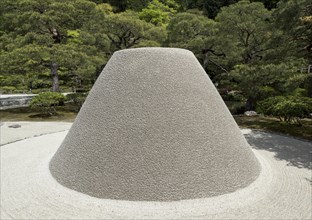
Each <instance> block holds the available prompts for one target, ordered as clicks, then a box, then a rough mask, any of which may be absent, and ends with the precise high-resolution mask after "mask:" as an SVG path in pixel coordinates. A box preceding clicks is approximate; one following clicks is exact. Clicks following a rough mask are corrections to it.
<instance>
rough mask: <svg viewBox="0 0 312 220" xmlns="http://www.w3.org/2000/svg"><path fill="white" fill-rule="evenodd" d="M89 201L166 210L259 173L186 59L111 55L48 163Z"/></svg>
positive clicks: (198, 70)
mask: <svg viewBox="0 0 312 220" xmlns="http://www.w3.org/2000/svg"><path fill="white" fill-rule="evenodd" d="M50 171H51V173H52V175H53V176H54V178H55V179H56V180H57V181H58V182H59V183H61V184H62V185H64V186H66V187H68V188H71V189H74V190H76V191H79V192H82V193H84V194H88V195H91V196H94V197H99V198H105V199H120V200H135V201H143V200H144V201H147V200H148V201H172V200H182V199H194V198H203V197H211V196H216V195H222V194H225V193H229V192H233V191H236V190H238V189H240V188H243V187H246V186H247V185H249V184H250V183H252V182H253V181H254V180H255V179H256V178H257V177H258V175H259V171H260V166H259V163H258V161H257V159H256V158H255V156H254V154H253V152H252V150H251V148H250V146H249V145H248V144H247V142H246V140H245V138H244V136H243V135H242V134H241V132H240V130H239V128H238V126H237V124H236V123H235V121H234V119H233V117H232V116H231V114H230V112H229V111H228V109H227V107H226V105H225V104H224V102H223V100H222V99H221V97H220V95H219V94H218V92H217V90H216V88H215V87H214V85H213V84H212V82H211V80H210V79H209V77H208V76H207V74H206V73H205V71H204V70H203V68H202V67H201V65H200V64H199V62H198V61H197V59H196V58H195V56H194V55H193V53H192V52H190V51H187V50H182V49H171V48H142V49H129V50H122V51H118V52H116V53H114V55H113V56H112V58H111V59H110V60H109V62H108V63H107V65H106V67H105V68H104V70H103V72H102V73H101V75H100V76H99V78H98V80H97V81H96V83H95V85H94V86H93V88H92V90H91V91H90V94H89V96H88V98H87V99H86V102H85V103H84V105H83V107H82V109H81V110H80V112H79V114H78V116H77V118H76V120H75V122H74V124H73V126H72V128H71V129H70V131H69V133H68V135H67V136H66V138H65V140H64V141H63V143H62V145H61V147H60V148H59V149H58V151H57V152H56V154H55V155H54V157H53V158H52V160H51V162H50Z"/></svg>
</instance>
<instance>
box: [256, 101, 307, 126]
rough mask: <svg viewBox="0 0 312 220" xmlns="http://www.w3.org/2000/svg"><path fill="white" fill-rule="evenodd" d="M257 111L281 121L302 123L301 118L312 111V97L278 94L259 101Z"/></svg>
mask: <svg viewBox="0 0 312 220" xmlns="http://www.w3.org/2000/svg"><path fill="white" fill-rule="evenodd" d="M257 111H258V112H260V113H263V114H264V115H272V116H277V117H279V118H280V120H281V121H285V122H287V123H294V124H298V125H301V121H300V119H302V118H305V117H309V115H310V113H311V112H312V99H311V98H308V97H298V96H276V97H271V98H268V99H265V100H263V101H260V102H258V105H257Z"/></svg>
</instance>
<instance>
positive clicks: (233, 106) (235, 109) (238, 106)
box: [225, 101, 246, 115]
mask: <svg viewBox="0 0 312 220" xmlns="http://www.w3.org/2000/svg"><path fill="white" fill-rule="evenodd" d="M225 104H226V105H227V107H228V109H229V110H230V112H231V114H232V115H240V114H244V112H245V111H246V105H245V103H244V102H234V101H225Z"/></svg>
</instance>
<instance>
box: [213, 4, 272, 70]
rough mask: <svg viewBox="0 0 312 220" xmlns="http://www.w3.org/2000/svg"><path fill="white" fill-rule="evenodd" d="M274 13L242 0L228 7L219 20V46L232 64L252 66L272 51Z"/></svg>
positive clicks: (223, 10) (261, 5)
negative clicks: (271, 28)
mask: <svg viewBox="0 0 312 220" xmlns="http://www.w3.org/2000/svg"><path fill="white" fill-rule="evenodd" d="M270 14H271V13H270V12H269V11H268V10H267V9H266V8H264V6H263V4H262V3H258V2H254V3H250V2H248V1H240V2H238V3H236V4H233V5H230V6H228V7H224V8H222V9H221V11H220V13H219V14H218V15H217V17H216V21H217V22H218V29H219V31H218V33H217V35H218V36H219V45H221V47H222V52H223V53H224V54H225V57H226V59H227V60H228V63H229V64H230V65H235V64H237V63H244V64H251V63H255V62H257V61H259V60H261V59H262V58H263V56H264V54H265V52H266V51H267V50H268V47H267V45H266V43H267V41H268V39H270V31H269V29H268V25H269V24H270Z"/></svg>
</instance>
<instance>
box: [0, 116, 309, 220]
mask: <svg viewBox="0 0 312 220" xmlns="http://www.w3.org/2000/svg"><path fill="white" fill-rule="evenodd" d="M14 123H15V124H20V125H22V127H21V128H9V127H8V125H9V124H8V123H3V124H2V125H1V136H2V138H4V136H6V135H11V137H10V139H6V140H7V142H13V141H15V142H13V143H9V144H4V145H3V146H1V180H2V181H1V218H2V219H103V218H114V219H121V218H124V219H129V218H137V219H139V218H145V219H153V218H154V219H160V218H161V219H165V218H167V219H183V218H184V219H185V218H187V219H190V218H193V219H311V217H312V215H311V212H312V210H311V207H312V204H311V183H312V182H311V164H310V162H311V150H312V144H311V142H307V141H302V140H297V139H293V138H291V137H286V136H281V135H276V134H272V133H265V132H259V131H251V130H247V129H243V130H242V132H243V133H244V134H245V136H246V138H247V140H248V142H249V143H250V144H251V145H252V147H253V152H254V153H255V155H256V157H257V158H258V159H259V161H260V163H261V166H262V171H261V174H260V176H259V177H258V179H257V180H256V181H255V182H253V183H252V184H251V185H249V186H248V187H246V188H243V189H240V190H238V191H237V192H235V193H228V194H224V195H221V196H215V197H210V198H201V199H192V200H181V201H173V202H147V201H146V202H145V201H141V202H140V201H124V200H110V199H99V198H95V197H91V196H88V195H85V194H82V193H79V192H76V191H74V190H71V189H68V188H66V187H64V186H62V185H61V184H59V183H58V182H57V181H55V179H54V178H53V177H52V176H51V174H50V172H49V168H48V164H49V160H50V159H51V157H52V156H53V154H54V153H55V151H56V150H57V149H58V147H59V145H60V144H61V142H62V141H63V139H64V137H65V136H66V134H67V131H64V130H67V129H69V127H70V124H69V123H66V124H65V123H57V122H55V123H50V122H47V123H44V122H39V123H38V122H31V123H30V122H26V123H21V122H14ZM23 125H24V129H23ZM66 126H67V127H66ZM43 128H44V130H43ZM12 130H14V131H15V134H16V135H14V134H12ZM43 131H44V132H43ZM43 133H45V135H42V134H43ZM47 133H50V134H47ZM39 135H41V136H39ZM14 136H15V138H14ZM33 136H37V137H33ZM24 138H27V139H24ZM8 140H9V141H8ZM18 140H20V141H18ZM38 157H40V160H38ZM30 170H31V172H29V171H30Z"/></svg>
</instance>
